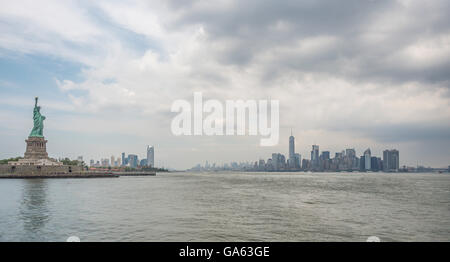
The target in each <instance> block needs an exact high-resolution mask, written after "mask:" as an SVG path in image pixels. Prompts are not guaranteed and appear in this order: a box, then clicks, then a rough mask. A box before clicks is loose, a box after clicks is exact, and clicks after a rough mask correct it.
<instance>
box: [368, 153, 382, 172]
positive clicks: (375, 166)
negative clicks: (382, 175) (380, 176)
mask: <svg viewBox="0 0 450 262" xmlns="http://www.w3.org/2000/svg"><path fill="white" fill-rule="evenodd" d="M370 167H371V170H372V171H374V172H378V171H380V170H382V165H381V158H379V157H375V156H373V157H371V158H370Z"/></svg>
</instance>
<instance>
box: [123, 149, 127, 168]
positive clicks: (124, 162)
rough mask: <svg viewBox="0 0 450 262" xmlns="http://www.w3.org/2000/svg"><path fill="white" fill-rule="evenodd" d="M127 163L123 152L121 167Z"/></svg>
mask: <svg viewBox="0 0 450 262" xmlns="http://www.w3.org/2000/svg"><path fill="white" fill-rule="evenodd" d="M127 162H128V161H127V159H126V158H125V152H123V153H122V166H126V165H127V164H128V163H127Z"/></svg>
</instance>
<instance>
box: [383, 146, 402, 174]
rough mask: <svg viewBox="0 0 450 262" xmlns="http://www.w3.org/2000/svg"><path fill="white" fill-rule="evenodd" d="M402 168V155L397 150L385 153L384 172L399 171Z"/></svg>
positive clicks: (385, 151)
mask: <svg viewBox="0 0 450 262" xmlns="http://www.w3.org/2000/svg"><path fill="white" fill-rule="evenodd" d="M399 168H400V153H399V152H398V150H396V149H392V150H384V151H383V170H384V171H387V172H389V171H398V169H399Z"/></svg>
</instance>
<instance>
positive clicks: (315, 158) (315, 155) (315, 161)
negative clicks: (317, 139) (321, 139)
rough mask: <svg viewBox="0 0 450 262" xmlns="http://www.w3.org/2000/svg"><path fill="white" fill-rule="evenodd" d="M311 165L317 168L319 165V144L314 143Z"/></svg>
mask: <svg viewBox="0 0 450 262" xmlns="http://www.w3.org/2000/svg"><path fill="white" fill-rule="evenodd" d="M311 167H312V168H313V169H317V168H318V167H319V146H318V145H313V146H312V151H311Z"/></svg>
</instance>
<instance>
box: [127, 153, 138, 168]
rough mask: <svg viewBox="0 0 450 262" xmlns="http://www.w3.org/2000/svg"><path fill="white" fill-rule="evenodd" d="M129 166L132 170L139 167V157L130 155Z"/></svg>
mask: <svg viewBox="0 0 450 262" xmlns="http://www.w3.org/2000/svg"><path fill="white" fill-rule="evenodd" d="M128 165H129V166H130V167H132V168H136V167H137V166H138V156H137V155H128Z"/></svg>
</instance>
